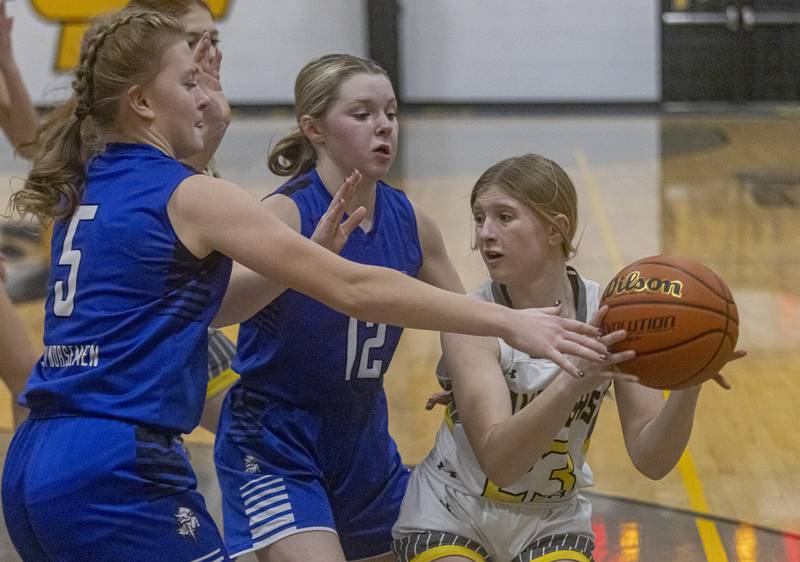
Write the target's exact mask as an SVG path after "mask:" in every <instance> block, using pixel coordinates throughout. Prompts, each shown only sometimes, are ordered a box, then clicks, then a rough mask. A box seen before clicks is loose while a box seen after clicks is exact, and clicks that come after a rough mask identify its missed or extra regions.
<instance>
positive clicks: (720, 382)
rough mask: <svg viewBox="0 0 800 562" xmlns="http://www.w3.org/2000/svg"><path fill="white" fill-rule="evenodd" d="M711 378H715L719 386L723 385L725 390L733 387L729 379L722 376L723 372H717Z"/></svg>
mask: <svg viewBox="0 0 800 562" xmlns="http://www.w3.org/2000/svg"><path fill="white" fill-rule="evenodd" d="M711 380H713V381H714V382H715V383H717V384H718V385H719V386H721V387H722V388H724V389H725V390H730V389H732V388H733V386H731V383H729V382H728V379H726V378H725V377H724V376H722V373H717V374H716V375H714V376H713V377H711Z"/></svg>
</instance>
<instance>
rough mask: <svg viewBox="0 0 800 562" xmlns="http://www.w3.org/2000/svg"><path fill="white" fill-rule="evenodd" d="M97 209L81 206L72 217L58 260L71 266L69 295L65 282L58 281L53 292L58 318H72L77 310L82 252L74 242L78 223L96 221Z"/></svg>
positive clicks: (68, 280) (68, 281) (54, 307)
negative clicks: (76, 247)
mask: <svg viewBox="0 0 800 562" xmlns="http://www.w3.org/2000/svg"><path fill="white" fill-rule="evenodd" d="M97 208H98V206H97V205H81V206H80V207H78V208H77V209H76V210H75V214H74V215H72V219H70V221H69V227H67V235H66V236H65V237H64V246H63V248H62V251H61V257H59V258H58V265H68V266H69V274H68V275H67V291H66V293H67V294H66V296H64V281H61V280H59V281H56V282H55V284H54V285H53V290H54V291H55V300H54V301H53V314H55V315H56V316H62V317H67V316H72V311H73V309H74V308H75V293H76V291H77V290H78V287H77V282H78V269H79V268H80V265H81V251H80V250H78V249H75V248H73V247H72V241H73V239H74V238H75V232H76V231H77V230H78V223H79V222H80V221H88V220H94V216H95V214H96V213H97Z"/></svg>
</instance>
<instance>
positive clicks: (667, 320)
mask: <svg viewBox="0 0 800 562" xmlns="http://www.w3.org/2000/svg"><path fill="white" fill-rule="evenodd" d="M673 329H675V316H674V315H669V316H656V317H651V318H634V319H633V320H620V321H617V322H609V323H604V324H603V331H604V332H605V333H606V334H610V333H611V332H615V331H617V330H625V331H627V332H628V338H627V339H626V340H625V341H630V340H631V339H636V336H637V335H643V334H649V333H654V332H666V331H670V330H673Z"/></svg>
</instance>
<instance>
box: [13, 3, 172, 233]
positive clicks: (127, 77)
mask: <svg viewBox="0 0 800 562" xmlns="http://www.w3.org/2000/svg"><path fill="white" fill-rule="evenodd" d="M184 38H185V34H184V29H183V26H182V25H181V24H180V22H178V21H177V20H176V19H174V18H171V17H169V16H165V15H163V14H160V13H157V12H149V11H142V10H130V9H125V10H121V11H118V12H113V13H110V14H106V15H104V16H100V17H99V18H95V19H94V20H93V22H92V25H91V26H90V27H89V29H88V31H87V32H86V34H85V35H84V36H83V40H82V41H81V53H80V59H79V62H78V66H77V67H76V69H75V79H74V81H73V82H72V90H73V94H72V96H71V97H70V98H69V99H68V100H67V101H66V102H64V103H63V104H61V105H60V106H58V107H57V108H56V109H54V110H53V112H52V113H51V115H50V117H49V118H48V120H47V122H46V123H45V124H44V125H43V127H42V129H41V130H40V132H39V149H38V151H37V154H36V156H35V157H34V159H33V164H32V166H31V171H30V173H29V174H28V178H27V179H26V181H25V185H24V187H23V188H22V189H21V190H20V191H18V192H16V193H14V194H13V195H12V197H11V201H10V206H11V208H12V211H17V212H19V213H20V214H22V215H25V214H28V213H30V214H33V215H36V216H38V217H39V218H40V219H43V220H50V219H54V220H64V219H69V218H70V217H71V216H72V214H73V212H74V211H75V209H76V208H77V207H78V205H80V202H81V199H82V197H83V190H84V184H85V181H86V158H87V153H88V151H89V149H90V148H91V144H92V142H94V143H97V142H100V141H101V140H102V137H103V136H104V133H106V132H108V131H111V130H114V128H115V127H114V126H115V122H116V119H117V115H118V113H119V107H120V101H121V99H122V97H123V95H124V94H125V93H126V92H127V91H128V89H129V88H130V87H131V86H132V85H135V84H146V83H147V82H149V81H150V80H152V79H153V78H154V77H155V76H156V74H158V71H159V69H160V67H161V58H162V56H163V54H164V52H165V51H166V50H167V49H168V48H169V47H170V46H171V45H172V44H174V43H176V42H178V41H180V40H184ZM94 136H97V137H98V138H97V139H95V138H92V137H94ZM90 141H91V142H90Z"/></svg>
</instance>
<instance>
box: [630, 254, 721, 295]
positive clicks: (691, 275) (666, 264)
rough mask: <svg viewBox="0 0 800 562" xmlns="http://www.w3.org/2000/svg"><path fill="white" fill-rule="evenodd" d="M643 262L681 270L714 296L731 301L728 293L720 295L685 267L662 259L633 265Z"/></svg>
mask: <svg viewBox="0 0 800 562" xmlns="http://www.w3.org/2000/svg"><path fill="white" fill-rule="evenodd" d="M644 264H651V265H663V266H665V267H671V268H672V269H677V270H678V271H680V272H682V273H685V274H686V275H688V276H689V277H691V278H692V279H694V280H696V281H697V282H698V283H700V284H701V285H703V286H704V287H705V288H706V289H708V290H709V291H711V292H712V293H714V294H715V295H716V296H718V297H720V298H721V299H722V300H724V301H725V302H726V303H728V302H731V301H729V300H728V295H725V294H723V295H720V294H719V293H717V292H716V291H715V290H714V287H711V286H710V285H709V284H708V283H706V282H705V281H703V280H702V279H700V278H699V277H698V276H696V275H694V274H693V273H691V272H689V271H686V270H685V269H683V268H682V267H679V266H677V265H675V264H671V263H664V262H663V261H638V262H636V264H635V265H644ZM633 266H634V264H631V265H630V266H628V267H633ZM704 267H705V266H704ZM707 269H708V270H709V271H710V272H711V273H712V274H713V275H714V277H717V274H716V273H714V270H712V269H711V268H707Z"/></svg>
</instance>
